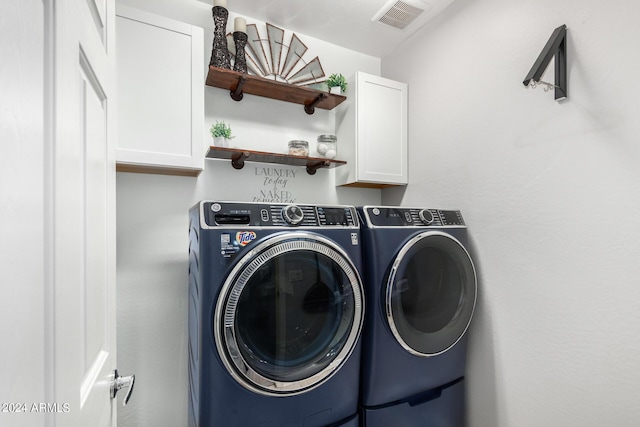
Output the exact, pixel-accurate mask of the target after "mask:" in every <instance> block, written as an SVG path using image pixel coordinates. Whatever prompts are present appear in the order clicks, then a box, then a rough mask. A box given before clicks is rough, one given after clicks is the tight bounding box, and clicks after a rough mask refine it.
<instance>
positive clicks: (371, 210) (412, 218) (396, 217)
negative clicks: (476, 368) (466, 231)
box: [363, 206, 465, 227]
mask: <svg viewBox="0 0 640 427" xmlns="http://www.w3.org/2000/svg"><path fill="white" fill-rule="evenodd" d="M363 211H364V214H365V217H366V219H367V221H368V222H369V223H370V224H371V225H373V226H375V227H424V226H433V227H463V226H464V225H465V224H464V220H463V219H462V214H461V213H460V211H450V210H441V209H420V208H402V207H375V206H367V207H364V208H363Z"/></svg>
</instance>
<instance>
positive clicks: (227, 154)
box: [206, 147, 347, 175]
mask: <svg viewBox="0 0 640 427" xmlns="http://www.w3.org/2000/svg"><path fill="white" fill-rule="evenodd" d="M206 158H208V159H224V160H231V165H232V166H233V167H234V168H235V169H242V168H243V167H244V162H245V161H250V162H260V163H276V164H282V165H289V166H306V168H307V173H308V174H309V175H315V173H316V171H317V170H318V169H321V168H333V167H336V166H342V165H346V164H347V162H345V161H344V160H335V159H324V158H321V157H302V156H292V155H289V154H278V153H267V152H264V151H254V150H243V149H240V148H226V147H209V150H208V151H207V155H206Z"/></svg>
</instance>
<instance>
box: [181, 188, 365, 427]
mask: <svg viewBox="0 0 640 427" xmlns="http://www.w3.org/2000/svg"><path fill="white" fill-rule="evenodd" d="M189 232H190V244H189V387H190V393H189V425H190V426H198V427H219V426H224V427H233V426H238V427H251V426H260V427H301V426H305V427H314V426H315V427H320V426H338V425H353V424H354V423H357V422H358V421H357V419H358V415H357V413H358V394H359V389H358V386H359V369H360V340H359V337H360V332H361V328H362V323H363V318H364V301H363V287H362V282H361V279H360V268H361V256H362V254H361V245H360V229H359V222H358V216H357V213H356V210H355V208H354V207H350V206H311V205H284V204H259V203H237V202H215V201H202V202H200V203H198V204H197V205H196V206H194V207H193V208H192V209H191V210H190V231H189Z"/></svg>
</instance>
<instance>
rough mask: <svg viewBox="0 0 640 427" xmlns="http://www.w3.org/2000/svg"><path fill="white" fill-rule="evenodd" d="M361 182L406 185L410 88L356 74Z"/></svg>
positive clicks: (380, 78)
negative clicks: (408, 90)
mask: <svg viewBox="0 0 640 427" xmlns="http://www.w3.org/2000/svg"><path fill="white" fill-rule="evenodd" d="M356 84H357V97H358V99H357V105H358V107H357V112H356V115H357V117H356V123H357V130H356V132H357V137H356V138H357V158H358V162H357V168H358V174H357V176H358V180H359V181H365V182H375V183H381V184H406V183H407V85H406V84H405V83H400V82H396V81H393V80H389V79H385V78H382V77H379V76H372V75H369V74H365V73H358V74H357V83H356Z"/></svg>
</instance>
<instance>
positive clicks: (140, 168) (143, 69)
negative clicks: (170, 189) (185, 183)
mask: <svg viewBox="0 0 640 427" xmlns="http://www.w3.org/2000/svg"><path fill="white" fill-rule="evenodd" d="M116 15H117V16H116V38H117V44H116V48H117V51H116V58H117V86H118V98H117V103H118V122H117V123H118V139H117V150H116V161H117V170H118V171H124V172H146V173H165V174H173V175H191V176H197V175H198V174H199V173H200V172H201V171H202V169H203V168H204V154H205V153H204V71H205V68H204V54H203V40H204V34H203V30H202V28H200V27H195V26H192V25H189V24H185V23H182V22H178V21H174V20H172V19H168V18H164V17H161V16H157V15H154V14H151V13H147V12H143V11H140V10H137V9H132V8H129V7H125V6H121V5H118V7H117V9H116Z"/></svg>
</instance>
